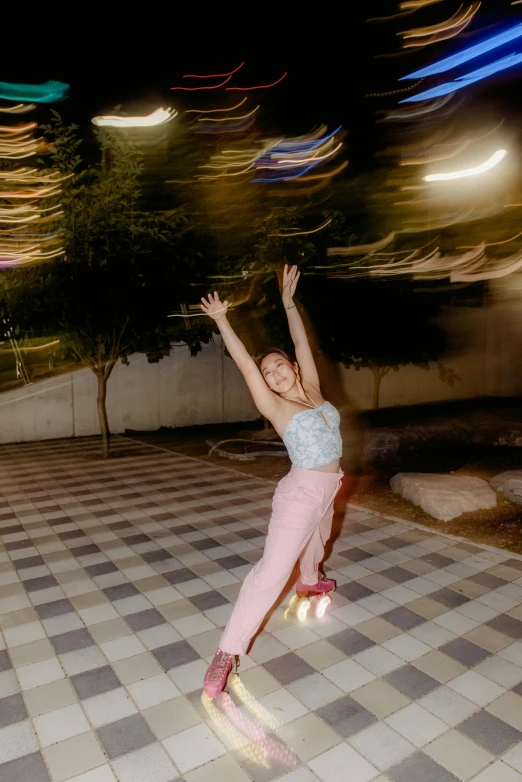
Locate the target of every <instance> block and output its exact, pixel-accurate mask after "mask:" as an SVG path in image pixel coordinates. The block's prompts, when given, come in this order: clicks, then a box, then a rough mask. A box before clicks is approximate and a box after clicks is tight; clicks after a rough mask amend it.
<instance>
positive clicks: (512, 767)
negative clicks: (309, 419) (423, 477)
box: [0, 438, 522, 782]
mask: <svg viewBox="0 0 522 782" xmlns="http://www.w3.org/2000/svg"><path fill="white" fill-rule="evenodd" d="M118 442H119V443H120V445H119V446H118V447H120V448H121V449H123V451H124V452H123V453H122V455H121V457H120V458H118V459H114V460H111V461H110V462H108V463H103V462H100V461H98V460H96V459H95V458H93V455H94V451H95V449H96V448H97V443H96V441H95V440H94V439H89V438H86V439H83V440H76V441H52V442H46V443H30V444H20V445H12V446H3V447H1V450H0V462H1V472H0V541H1V543H0V782H22V780H26V779H31V780H32V782H48V781H49V780H53V781H55V782H73V781H74V782H114V780H120V782H134V781H136V782H138V780H139V782H174V781H176V782H178V781H179V780H186V782H210V780H212V781H213V782H214V780H227V782H244V780H252V781H253V782H271V781H272V780H279V779H284V780H285V782H316V781H317V780H322V782H339V780H343V779H347V778H349V779H350V782H369V781H370V780H374V782H385V780H388V781H391V782H412V781H413V782H417V780H418V781H419V782H420V781H421V780H422V782H455V781H456V780H459V781H463V780H475V782H517V780H518V781H519V782H522V743H521V739H522V559H521V558H518V557H515V556H512V555H510V554H509V552H501V551H494V550H491V549H488V548H484V547H481V546H478V545H472V544H469V543H467V542H462V541H459V540H456V539H454V538H450V537H446V536H444V535H443V534H442V533H441V534H437V533H435V532H433V531H430V530H428V529H423V528H420V527H417V526H415V525H412V524H409V523H406V522H403V521H401V520H399V519H394V518H391V517H388V518H387V517H385V516H382V515H378V514H375V513H372V512H369V511H366V510H364V509H360V508H355V507H354V506H350V505H348V506H347V507H346V508H345V511H343V513H344V514H345V515H344V522H343V526H342V530H341V534H340V536H339V537H338V539H337V540H336V542H335V545H334V550H333V553H332V555H331V557H330V559H329V561H328V564H327V569H329V571H330V572H331V573H332V575H333V576H334V577H335V578H336V579H337V582H338V587H339V588H338V591H337V593H336V594H335V596H334V601H333V604H332V606H331V609H330V610H329V612H328V614H327V615H326V617H324V619H322V620H317V619H315V618H312V619H309V620H308V621H307V622H306V623H305V624H299V623H297V621H296V620H295V618H293V617H290V618H285V616H284V612H285V608H286V603H287V602H288V598H286V599H285V601H284V603H283V605H281V606H279V607H278V608H276V610H275V611H274V612H273V614H272V616H271V617H270V619H269V621H268V624H267V626H266V628H265V630H264V631H263V633H262V634H261V635H260V636H259V637H258V639H257V640H256V642H255V644H254V646H253V647H252V650H251V652H250V655H249V656H248V657H245V658H244V659H243V661H242V666H241V669H240V679H239V682H238V681H237V680H234V686H232V685H231V690H232V692H231V696H230V697H228V698H226V697H225V698H224V699H223V700H222V701H220V702H219V703H218V704H216V703H213V704H210V705H209V704H207V706H206V707H205V704H204V703H202V701H201V689H200V687H201V682H202V677H203V674H204V671H205V669H206V666H207V663H208V661H209V659H210V658H211V656H212V654H213V652H214V649H215V647H216V644H217V641H218V638H219V635H220V631H221V628H222V627H223V626H224V624H225V623H226V621H227V618H228V616H229V614H230V611H231V608H232V603H233V601H234V599H235V597H236V596H237V593H238V590H239V587H240V584H241V580H242V579H243V578H244V576H245V574H246V573H247V572H248V570H249V569H250V567H251V566H252V563H255V562H256V561H257V560H258V559H259V558H260V556H261V554H262V547H263V542H264V537H265V533H266V529H267V525H268V520H269V516H270V506H271V498H272V493H273V486H272V485H269V484H267V483H264V482H263V481H260V480H257V479H254V478H250V477H249V476H245V475H242V474H239V473H236V472H233V471H230V470H223V469H218V468H216V467H214V466H210V465H206V464H203V463H202V462H199V461H197V460H193V459H189V458H185V457H182V456H180V455H178V454H175V453H172V452H165V451H163V450H160V449H156V448H153V447H150V446H147V445H143V444H141V443H137V442H133V441H126V440H123V439H120V440H119V441H118Z"/></svg>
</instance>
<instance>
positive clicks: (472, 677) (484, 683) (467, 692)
mask: <svg viewBox="0 0 522 782" xmlns="http://www.w3.org/2000/svg"><path fill="white" fill-rule="evenodd" d="M447 686H448V687H449V688H450V689H451V690H455V692H458V693H459V694H460V695H463V696H464V697H465V698H467V699H468V700H470V701H471V702H472V703H476V704H477V706H487V705H488V703H491V701H494V700H496V699H497V698H499V697H500V696H501V695H503V694H504V693H505V692H506V690H505V688H504V687H499V685H498V684H495V682H492V681H491V680H490V679H486V678H485V677H484V676H480V674H478V673H475V671H466V673H463V674H461V676H457V678H456V679H453V680H452V681H450V682H448V684H447Z"/></svg>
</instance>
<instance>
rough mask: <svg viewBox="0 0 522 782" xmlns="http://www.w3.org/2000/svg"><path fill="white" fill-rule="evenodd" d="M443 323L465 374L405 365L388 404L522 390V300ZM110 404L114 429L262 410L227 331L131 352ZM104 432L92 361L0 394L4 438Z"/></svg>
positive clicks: (348, 384) (364, 396) (350, 389)
mask: <svg viewBox="0 0 522 782" xmlns="http://www.w3.org/2000/svg"><path fill="white" fill-rule="evenodd" d="M371 316H372V315H369V317H371ZM440 323H441V326H442V327H443V328H444V330H445V331H446V332H447V333H448V334H449V335H450V341H451V343H452V348H451V351H450V354H449V355H448V356H447V357H445V359H444V362H445V363H446V364H447V365H448V366H449V367H451V368H452V369H454V370H455V371H456V372H457V374H458V375H459V376H460V378H461V381H460V382H459V383H457V384H456V385H455V386H454V387H453V388H452V387H450V386H448V385H447V384H445V383H442V382H441V380H440V379H439V375H438V371H437V368H436V367H432V369H431V370H430V371H429V372H427V371H425V370H422V369H419V368H417V367H411V366H410V367H404V368H403V369H401V370H400V371H399V372H390V373H389V374H388V375H387V376H386V377H385V378H384V380H383V382H382V386H381V398H380V403H381V407H393V406H398V405H411V404H423V403H428V402H440V401H445V400H457V399H470V398H473V397H477V396H487V395H491V396H517V395H521V394H522V362H521V361H520V355H521V353H522V304H515V303H507V304H502V305H497V306H495V307H492V308H489V309H471V308H470V309H467V308H448V309H447V310H446V311H445V312H444V313H442V315H441V318H440ZM361 327H362V328H364V324H361ZM341 374H342V378H343V386H344V390H345V392H346V394H347V395H348V396H349V397H350V398H351V399H352V401H353V403H354V404H355V405H356V406H357V407H359V408H360V409H362V410H367V409H369V408H370V407H371V404H372V375H371V373H370V371H369V370H364V369H363V370H361V371H359V372H357V371H356V370H355V369H350V370H346V369H343V370H342V373H341ZM107 410H108V415H109V422H110V427H111V431H113V432H123V431H125V429H136V430H142V431H147V430H148V431H150V430H155V429H158V428H159V427H160V426H190V425H195V424H208V423H225V422H233V421H250V420H255V419H256V418H258V417H259V416H258V413H257V411H256V409H255V407H254V405H253V403H252V401H251V398H250V394H249V392H248V389H247V387H246V384H245V382H244V380H243V378H242V377H241V374H240V373H239V371H238V369H237V368H236V366H235V364H234V363H233V361H232V360H231V359H230V358H227V357H226V356H225V355H224V352H223V346H222V344H221V341H220V339H219V338H218V339H216V341H215V342H214V343H211V344H210V345H205V346H204V347H203V351H202V352H201V353H200V354H199V355H198V356H197V357H196V358H191V356H190V353H189V351H188V349H187V348H186V346H185V345H176V346H175V347H174V348H173V351H172V354H171V356H169V357H168V358H164V359H162V360H161V361H160V362H159V363H158V364H149V363H148V362H147V359H146V358H145V356H142V355H135V356H131V357H130V366H124V365H122V364H118V365H117V366H116V367H115V368H114V371H113V373H112V376H111V378H110V380H109V384H108V393H107ZM98 432H99V428H98V418H97V412H96V378H95V376H94V375H93V373H92V372H91V371H90V370H88V369H83V370H78V371H76V372H72V373H69V374H66V375H61V376H58V377H54V378H51V379H49V380H45V381H42V382H40V383H36V384H35V385H31V386H25V387H22V388H17V389H15V390H12V391H7V392H5V393H3V394H0V442H2V443H8V442H21V441H30V440H45V439H49V438H56V437H79V436H82V435H92V434H97V433H98Z"/></svg>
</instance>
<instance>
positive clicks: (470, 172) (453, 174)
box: [424, 149, 507, 182]
mask: <svg viewBox="0 0 522 782" xmlns="http://www.w3.org/2000/svg"><path fill="white" fill-rule="evenodd" d="M506 155H507V150H506V149H497V151H496V152H495V153H494V154H493V155H491V157H490V158H489V160H486V161H485V162H484V163H481V164H480V166H475V167H474V168H464V169H462V170H461V171H448V172H447V173H445V174H428V176H425V177H424V180H425V181H426V182H445V181H447V180H448V179H463V178H464V177H467V176H475V175H476V174H483V173H484V172H485V171H489V169H490V168H493V167H494V166H496V165H497V163H500V161H501V160H503V159H504V158H505V157H506Z"/></svg>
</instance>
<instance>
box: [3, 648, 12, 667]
mask: <svg viewBox="0 0 522 782" xmlns="http://www.w3.org/2000/svg"><path fill="white" fill-rule="evenodd" d="M12 667H13V666H12V665H11V660H10V659H9V655H8V654H7V650H6V649H3V650H2V651H1V652H0V671H8V670H9V669H10V668H12Z"/></svg>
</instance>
